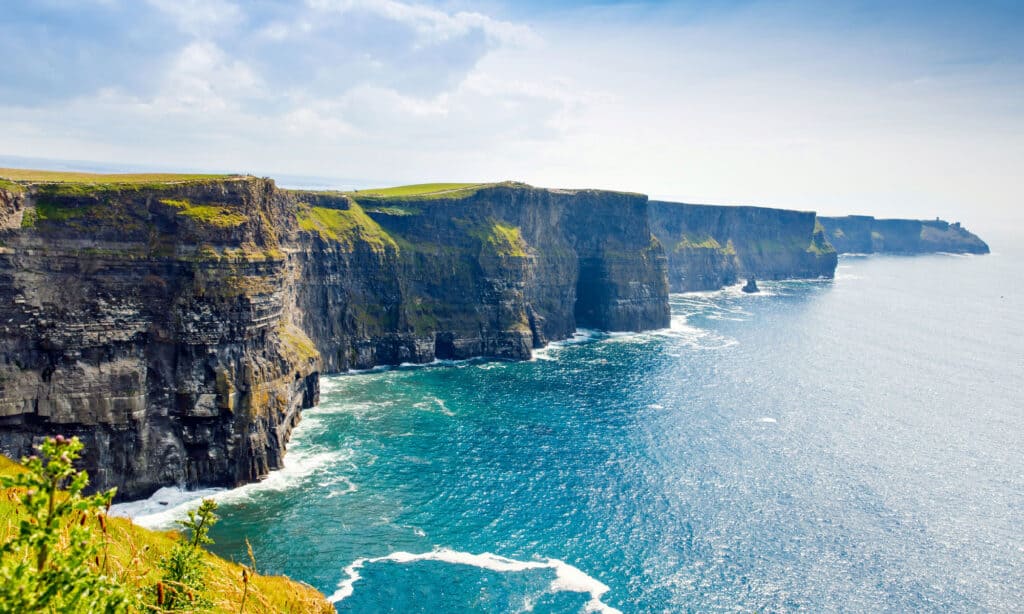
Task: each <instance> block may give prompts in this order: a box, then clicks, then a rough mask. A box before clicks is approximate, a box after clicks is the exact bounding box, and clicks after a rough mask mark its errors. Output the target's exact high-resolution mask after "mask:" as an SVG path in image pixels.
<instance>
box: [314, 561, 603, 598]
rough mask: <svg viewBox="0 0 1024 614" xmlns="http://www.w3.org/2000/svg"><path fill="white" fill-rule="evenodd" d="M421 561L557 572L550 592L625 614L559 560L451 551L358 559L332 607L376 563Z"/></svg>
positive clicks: (508, 570)
mask: <svg viewBox="0 0 1024 614" xmlns="http://www.w3.org/2000/svg"><path fill="white" fill-rule="evenodd" d="M419 561H438V562H441V563H449V564H452V565H468V566H470V567H477V568H479V569H487V570H490V571H496V572H498V573H515V572H523V571H530V570H537V569H552V570H554V572H555V579H554V580H552V581H551V585H550V586H549V590H550V591H551V592H553V593H561V592H571V593H584V594H588V595H590V601H588V602H587V604H586V609H585V611H587V612H602V613H604V614H622V612H621V611H620V610H617V609H616V608H613V607H611V606H610V605H608V604H606V603H604V602H603V601H601V597H602V596H604V594H605V593H607V592H608V590H609V589H608V586H607V585H606V584H604V583H603V582H601V581H600V580H597V579H596V578H593V577H591V576H589V575H587V574H586V573H585V572H583V571H582V570H580V569H579V568H578V567H574V566H572V565H570V564H568V563H566V562H565V561H562V560H559V559H538V560H535V561H517V560H514V559H509V558H505V557H503V556H498V555H496V554H491V553H490V552H484V553H482V554H472V553H469V552H459V551H458V550H452V549H450V548H440V549H437V550H433V551H431V552H424V553H422V554H412V553H410V552H394V553H391V554H389V555H387V556H382V557H377V558H362V559H357V560H356V561H355V562H353V563H352V564H351V565H349V566H348V567H345V570H344V572H345V576H346V577H345V578H344V579H343V580H342V581H341V582H339V583H338V590H336V591H335V592H334V594H333V595H331V596H330V598H329V599H330V601H331V602H332V603H338V602H340V601H343V600H345V599H347V598H348V597H351V596H352V593H353V592H355V584H356V582H358V581H359V580H360V579H362V576H361V575H360V574H359V570H361V569H362V568H363V567H364V566H366V565H367V564H372V563H385V562H390V563H399V564H408V563H416V562H419Z"/></svg>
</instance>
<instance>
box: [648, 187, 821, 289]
mask: <svg viewBox="0 0 1024 614" xmlns="http://www.w3.org/2000/svg"><path fill="white" fill-rule="evenodd" d="M650 215H651V228H652V230H653V231H654V234H655V236H656V237H657V238H658V240H659V241H660V242H661V244H662V245H663V246H664V248H665V251H666V253H667V256H668V264H669V284H670V286H671V289H672V291H673V292H687V291H692V290H716V289H718V288H721V287H723V286H726V285H730V284H733V283H736V282H737V281H738V280H739V279H740V278H742V277H756V278H758V279H787V278H816V277H832V276H833V275H834V274H835V268H836V263H837V258H836V252H835V249H833V247H832V245H830V244H829V242H828V240H827V239H826V237H825V233H824V229H823V228H822V227H821V226H820V225H819V224H817V223H816V220H815V215H814V213H811V212H802V211H788V210H784V209H769V208H764V207H728V206H715V205H689V204H683V203H670V202H660V201H651V203H650Z"/></svg>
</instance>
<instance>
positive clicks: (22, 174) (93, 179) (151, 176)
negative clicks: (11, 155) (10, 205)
mask: <svg viewBox="0 0 1024 614" xmlns="http://www.w3.org/2000/svg"><path fill="white" fill-rule="evenodd" d="M231 177H239V175H209V174H195V173H193V174H182V173H126V174H121V173H70V172H66V171H41V170H34V169H25V168H0V179H7V180H10V181H17V182H21V183H85V184H100V185H104V184H107V185H109V184H152V183H157V184H160V183H164V184H165V183H187V182H193V181H210V180H213V179H227V178H231Z"/></svg>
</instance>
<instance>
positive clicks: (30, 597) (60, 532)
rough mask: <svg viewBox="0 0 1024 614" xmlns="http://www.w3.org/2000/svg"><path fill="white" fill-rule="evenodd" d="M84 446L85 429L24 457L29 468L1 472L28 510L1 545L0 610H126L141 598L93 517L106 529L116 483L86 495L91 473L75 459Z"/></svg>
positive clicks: (49, 440) (46, 443) (2, 479)
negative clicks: (111, 562)
mask: <svg viewBox="0 0 1024 614" xmlns="http://www.w3.org/2000/svg"><path fill="white" fill-rule="evenodd" d="M82 447H83V446H82V443H81V442H80V441H79V440H78V438H77V437H72V438H71V439H66V438H64V437H62V436H60V435H58V436H57V437H52V438H47V439H46V440H45V441H44V442H43V443H42V444H41V445H40V446H39V447H38V449H39V452H40V454H41V456H30V457H28V458H23V459H22V461H21V464H22V466H23V467H24V468H25V469H26V470H27V471H25V472H23V473H19V474H17V475H14V476H3V477H0V485H2V486H3V487H5V488H13V489H16V490H14V491H12V492H15V493H18V494H16V495H15V496H17V497H18V499H19V503H20V504H21V507H22V508H23V514H24V516H23V517H22V518H20V521H19V522H18V526H17V531H16V533H15V534H14V536H13V537H11V538H9V539H8V540H6V541H5V543H4V544H3V546H2V547H0V559H2V560H0V613H4V614H6V613H7V612H11V613H14V612H39V611H46V612H124V611H127V610H128V609H130V608H132V607H133V606H134V605H136V604H137V603H138V601H139V600H138V595H137V594H135V593H133V592H132V591H130V590H128V589H126V588H125V587H124V586H121V585H120V584H119V583H118V582H116V581H115V580H114V579H113V577H112V576H109V575H107V570H106V558H107V557H106V540H105V539H104V540H102V541H103V546H102V548H101V545H100V541H101V540H99V539H97V534H96V531H95V525H94V523H93V522H90V520H93V519H95V520H96V521H97V522H98V523H99V525H100V527H101V528H102V530H103V532H104V533H106V526H107V523H106V515H105V512H106V510H107V509H109V506H110V502H111V501H112V500H113V498H114V490H113V489H111V490H109V491H107V492H103V493H98V494H95V495H92V496H89V497H85V496H82V490H83V489H84V488H85V487H86V485H88V483H89V476H88V475H87V474H86V472H84V471H76V470H75V468H74V465H73V463H74V460H75V459H77V458H78V455H79V452H81V450H82ZM104 537H105V536H104ZM101 550H102V551H103V552H102V555H103V556H102V561H101V557H100V555H101Z"/></svg>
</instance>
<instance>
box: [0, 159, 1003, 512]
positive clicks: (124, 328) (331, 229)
mask: <svg viewBox="0 0 1024 614" xmlns="http://www.w3.org/2000/svg"><path fill="white" fill-rule="evenodd" d="M412 193H413V195H408V194H407V193H406V192H402V191H401V190H399V191H398V192H397V193H395V192H392V193H389V194H388V195H387V196H384V195H382V194H381V193H375V192H370V193H352V194H343V193H339V192H323V193H313V192H296V191H288V190H280V189H278V188H276V187H275V185H274V183H273V182H272V181H270V180H265V179H256V178H252V177H221V178H198V179H197V178H185V179H181V180H174V181H171V180H166V179H164V180H162V181H161V182H159V183H145V182H142V181H136V182H128V183H118V182H113V181H109V182H107V183H103V182H100V183H83V182H79V183H29V182H25V183H23V184H19V183H15V182H11V181H6V180H3V179H0V452H2V453H4V454H7V455H9V456H14V457H17V456H20V455H24V454H28V453H30V452H31V446H32V444H33V443H36V442H37V441H38V440H39V439H40V438H41V437H42V436H44V435H46V434H53V433H58V432H59V433H64V434H67V435H78V436H79V437H81V438H82V439H83V440H84V441H85V442H86V444H87V446H86V450H87V451H88V456H87V457H86V458H85V461H86V463H85V464H86V466H87V469H88V470H89V471H90V474H91V475H92V481H93V486H94V487H96V488H109V487H111V486H117V487H119V489H120V496H121V497H122V498H126V497H128V498H130V497H140V496H145V495H147V494H149V493H151V492H152V491H154V490H155V489H157V488H158V487H160V486H165V485H172V484H180V485H186V486H198V485H228V486H230V485H236V484H240V483H244V482H249V481H252V480H256V479H259V478H260V477H262V476H264V475H266V473H267V472H268V471H270V470H272V469H275V468H279V467H280V466H281V465H282V462H283V456H284V452H285V444H286V442H287V440H288V437H289V434H290V432H291V429H292V427H293V426H294V425H295V423H296V422H297V421H298V419H299V413H300V410H301V409H302V408H305V407H310V406H312V405H314V404H316V402H317V400H318V394H319V392H318V391H319V386H318V378H319V374H320V373H321V372H322V371H324V372H334V371H341V370H345V369H349V368H367V367H371V366H374V365H379V364H399V363H403V362H417V363H423V362H429V361H432V360H434V359H438V358H441V359H446V358H456V359H457V358H468V357H471V356H479V355H486V356H493V357H501V358H510V359H523V358H528V357H529V356H530V354H531V350H532V349H533V348H537V347H540V346H543V345H544V344H546V343H548V342H550V341H553V340H558V339H564V338H566V337H568V336H570V335H571V334H572V333H573V332H574V331H575V330H576V328H577V327H592V328H599V329H604V330H611V331H620V330H645V329H653V328H660V327H664V326H667V325H668V324H669V306H668V292H669V289H670V287H671V289H672V290H673V291H686V290H708V289H716V288H720V287H722V286H723V285H726V284H731V283H734V282H735V281H737V280H738V279H739V278H741V277H744V276H753V277H757V278H759V279H779V278H790V277H804V278H806V277H819V276H825V277H831V276H832V274H833V271H834V269H835V265H836V254H835V250H834V249H833V248H832V246H831V244H830V243H829V241H828V239H826V231H825V229H824V228H823V227H822V226H821V225H820V224H818V223H816V221H815V217H814V214H813V213H803V212H795V211H783V210H778V209H764V208H758V207H715V206H704V205H683V204H678V203H664V202H650V203H649V202H648V201H647V198H646V197H645V196H642V195H639V194H625V193H615V192H601V191H592V190H579V191H569V190H544V189H537V188H532V187H530V186H525V185H522V184H511V183H507V184H491V185H481V186H462V187H457V188H454V189H445V190H439V191H434V192H429V193H418V194H417V193H416V191H415V190H413V191H412ZM826 225H828V228H829V230H828V232H829V234H830V235H831V236H834V237H835V239H834V240H836V241H838V242H839V245H840V246H841V247H842V249H843V250H844V251H846V250H853V251H876V250H878V249H887V250H897V251H934V250H936V249H942V250H944V251H972V250H978V251H980V250H982V249H984V251H987V246H985V245H984V243H982V242H981V241H980V239H977V237H974V235H971V234H970V233H967V232H966V231H965V230H963V229H962V228H960V227H959V225H956V224H954V225H949V224H945V223H939V222H936V223H931V222H915V221H898V220H897V221H878V220H874V219H872V218H838V219H836V218H832V219H826ZM865 237H866V238H865ZM662 246H664V249H663V247H662ZM951 246H955V247H956V248H958V249H954V248H953V247H951ZM666 254H667V256H666Z"/></svg>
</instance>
